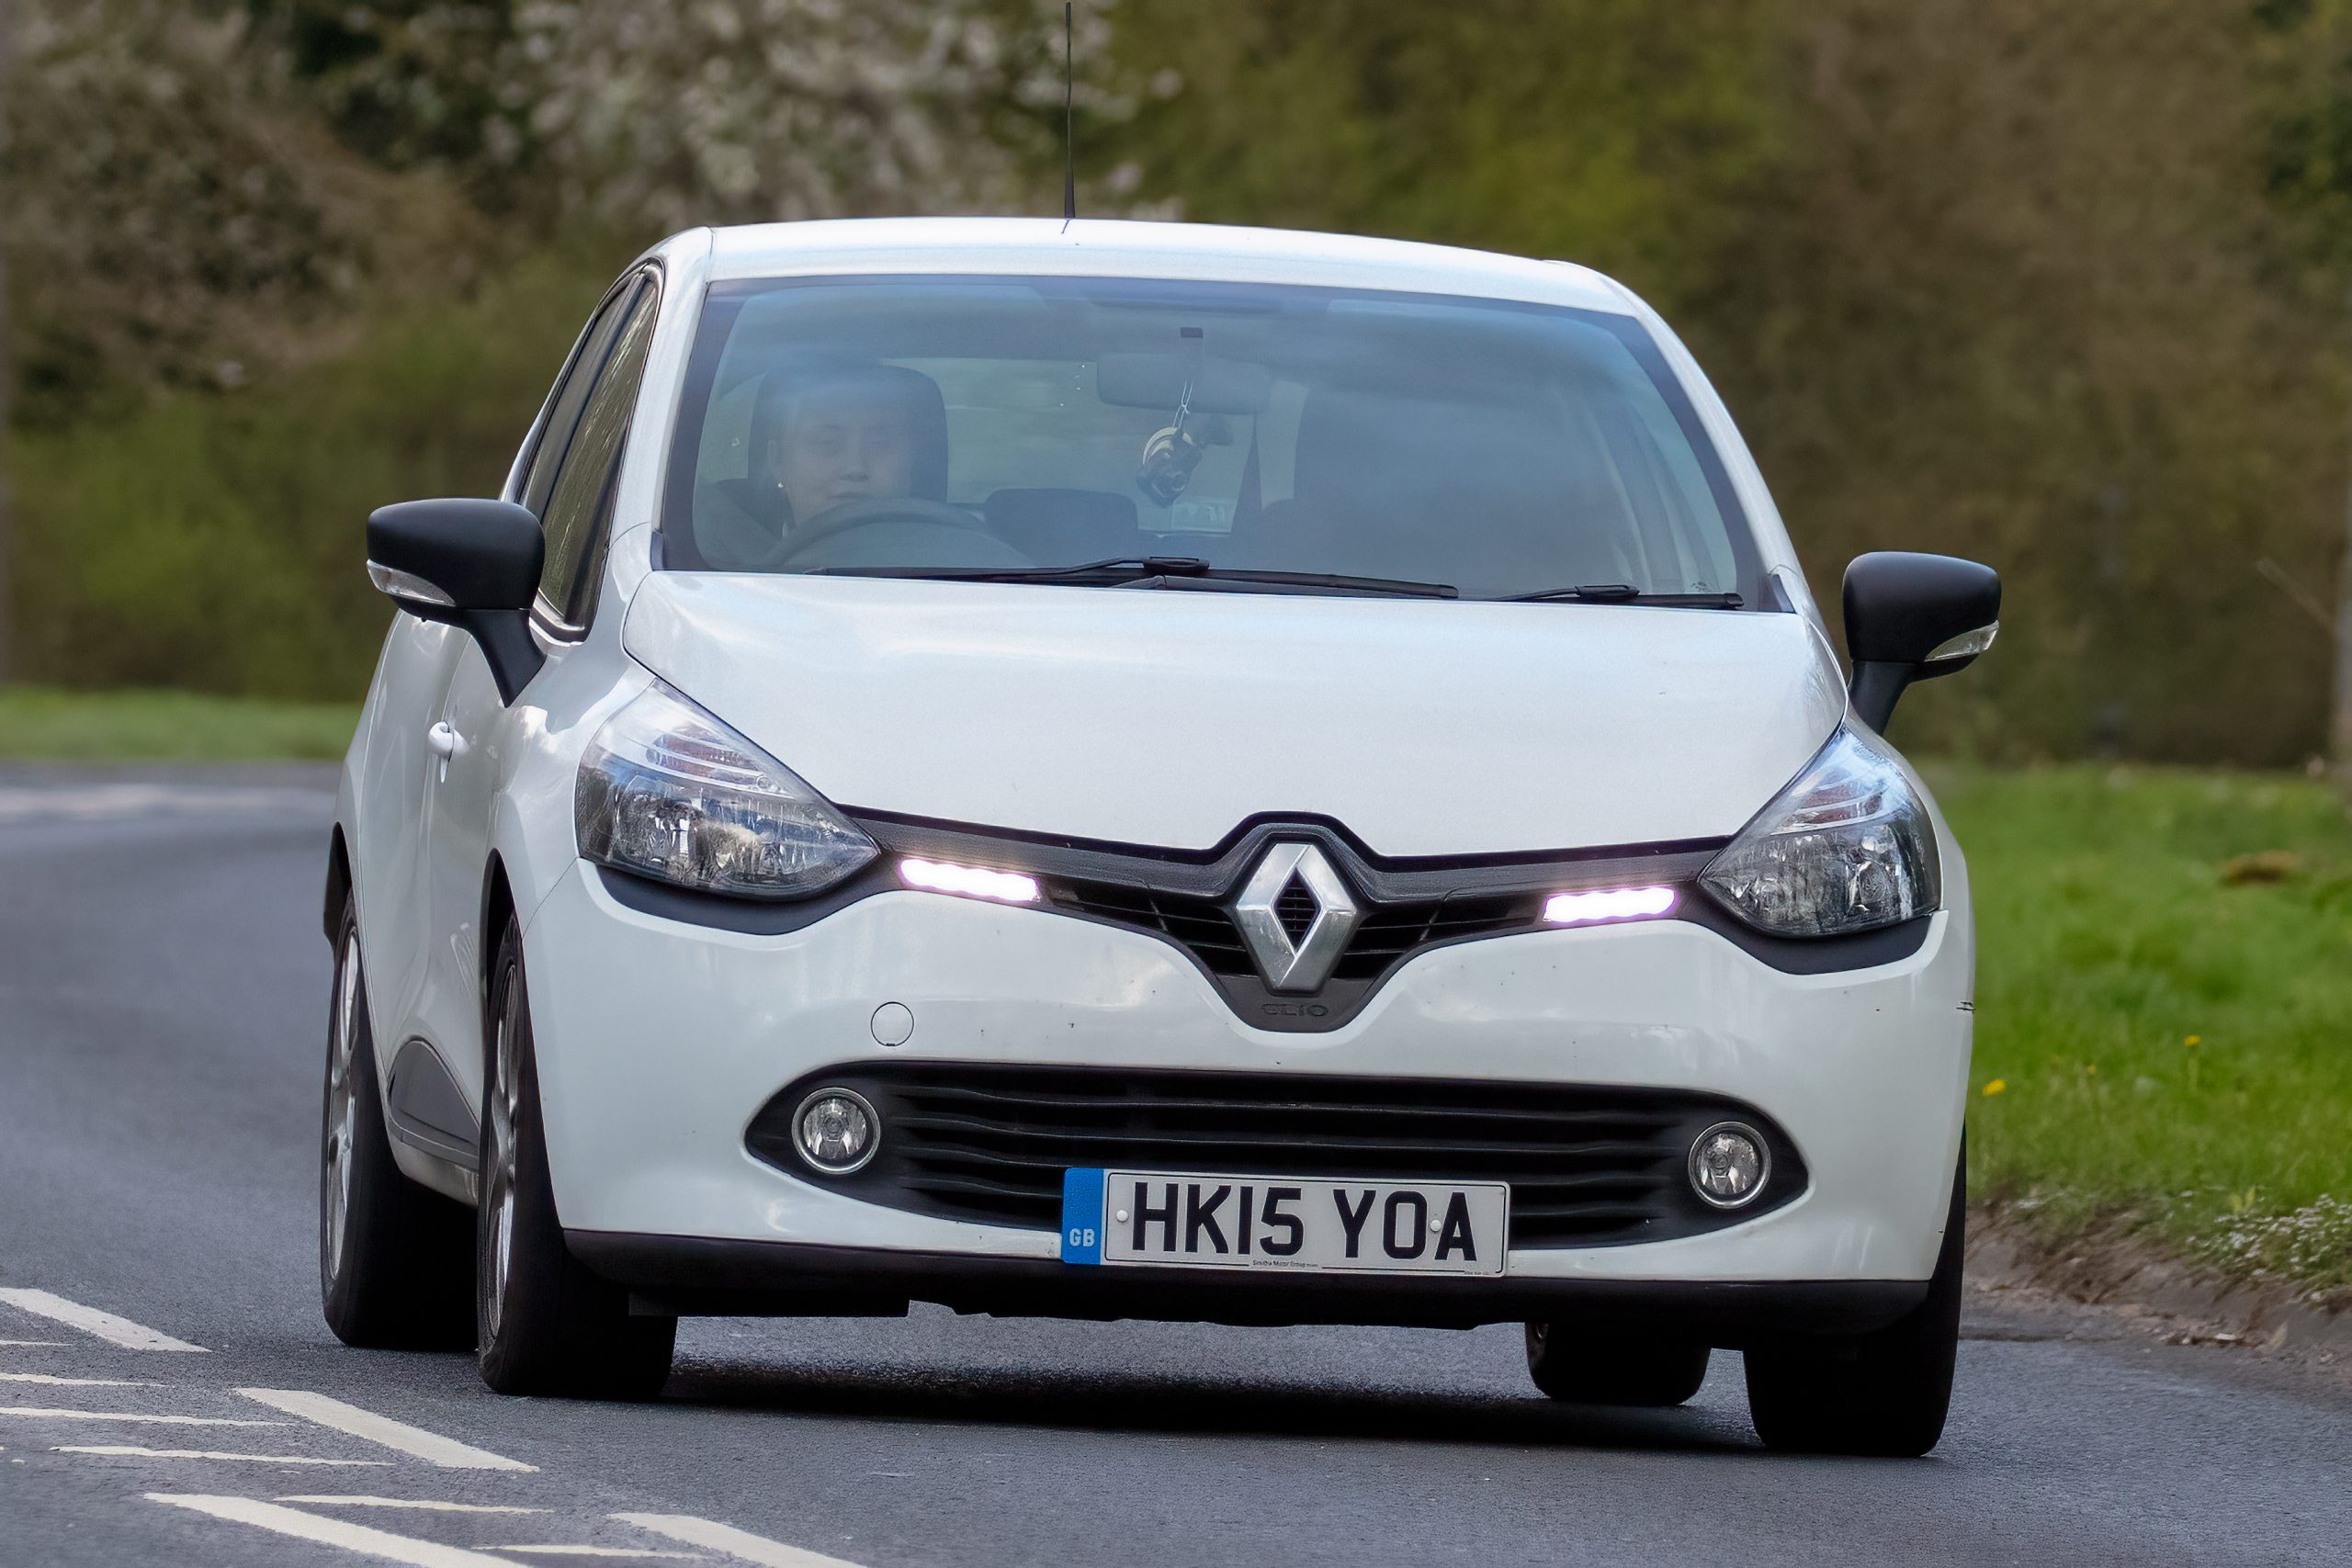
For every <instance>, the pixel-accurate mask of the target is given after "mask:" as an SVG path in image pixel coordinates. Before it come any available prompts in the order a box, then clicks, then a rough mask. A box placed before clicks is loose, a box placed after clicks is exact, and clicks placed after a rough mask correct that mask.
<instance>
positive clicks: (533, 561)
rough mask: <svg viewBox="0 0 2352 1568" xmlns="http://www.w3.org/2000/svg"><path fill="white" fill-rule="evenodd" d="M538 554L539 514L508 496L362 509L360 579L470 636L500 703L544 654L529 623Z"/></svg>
mask: <svg viewBox="0 0 2352 1568" xmlns="http://www.w3.org/2000/svg"><path fill="white" fill-rule="evenodd" d="M546 554H547V540H546V536H544V535H543V534H542V533H541V531H540V528H539V520H538V519H537V517H535V516H533V515H532V514H531V513H530V512H529V511H528V510H526V508H523V507H520V506H516V505H515V504H514V503H513V502H504V501H479V500H469V499H463V498H451V499H447V500H439V501H405V502H400V503H399V504H398V505H394V506H380V507H378V508H377V509H376V510H375V511H374V512H372V513H368V580H369V581H372V582H373V583H375V585H376V586H377V588H378V589H379V590H380V591H381V592H384V593H385V594H386V595H388V596H389V597H390V599H391V601H392V603H394V604H398V605H399V606H400V607H401V609H402V610H404V611H406V612H407V613H408V614H410V615H415V616H417V617H418V618H419V619H421V620H427V621H439V622H442V623H444V624H445V625H448V626H456V627H458V629H459V630H461V631H463V632H465V633H467V634H468V635H469V636H470V637H472V638H473V639H474V641H475V642H476V643H478V644H480V645H481V651H482V657H483V658H484V659H485V660H488V661H489V663H490V672H491V676H492V679H494V680H495V681H496V682H498V694H499V696H500V697H501V698H502V699H503V700H504V701H506V702H508V703H512V702H514V700H515V697H516V696H517V695H518V694H520V693H521V692H522V690H523V688H524V686H526V684H528V683H529V682H530V679H531V677H532V676H534V675H536V674H537V673H538V671H539V666H540V665H541V664H543V663H545V662H546V661H547V660H546V656H545V655H544V654H542V653H541V652H540V651H539V645H538V644H537V642H536V641H535V640H533V638H532V637H531V625H530V616H531V604H532V602H533V600H535V599H536V598H537V595H538V591H539V569H540V565H541V563H542V561H543V560H544V558H545V557H546Z"/></svg>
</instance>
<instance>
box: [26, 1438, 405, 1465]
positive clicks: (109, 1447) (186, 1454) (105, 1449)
mask: <svg viewBox="0 0 2352 1568" xmlns="http://www.w3.org/2000/svg"><path fill="white" fill-rule="evenodd" d="M49 1451H50V1452H51V1453H53V1454H98V1455H101V1456H103V1457H105V1458H107V1459H205V1460H250V1461H252V1462H254V1464H334V1465H349V1466H355V1467H356V1466H359V1465H367V1466H369V1467H371V1468H382V1469H387V1470H389V1469H390V1468H391V1463H392V1461H390V1460H388V1459H306V1458H304V1457H303V1456H301V1455H300V1454H240V1453H226V1452H223V1451H222V1450H219V1449H142V1448H137V1447H134V1446H133V1445H131V1444H129V1443H76V1444H70V1445H67V1446H65V1447H63V1448H54V1449H51V1450H49Z"/></svg>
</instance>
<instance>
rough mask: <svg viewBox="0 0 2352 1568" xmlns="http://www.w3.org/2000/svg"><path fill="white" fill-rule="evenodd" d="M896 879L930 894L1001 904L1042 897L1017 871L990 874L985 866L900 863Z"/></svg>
mask: <svg viewBox="0 0 2352 1568" xmlns="http://www.w3.org/2000/svg"><path fill="white" fill-rule="evenodd" d="M899 878H900V879H901V880H902V881H904V882H905V883H906V885H907V886H910V887H921V888H925V889H927V890H929V891H931V892H933V893H955V894H960V895H961V896H963V897H967V898H992V899H994V900H996V901H997V902H998V903H1000V904H1035V902H1037V900H1038V899H1039V898H1041V897H1044V895H1043V894H1041V893H1040V892H1039V891H1038V889H1037V879H1036V878H1035V877H1034V876H1023V875H1022V874H1020V873H1019V872H1017V871H990V870H989V869H987V868H986V867H985V866H977V865H950V864H948V863H945V862H944V861H935V860H916V859H914V858H913V857H911V856H909V857H907V858H905V859H902V860H900V861H899Z"/></svg>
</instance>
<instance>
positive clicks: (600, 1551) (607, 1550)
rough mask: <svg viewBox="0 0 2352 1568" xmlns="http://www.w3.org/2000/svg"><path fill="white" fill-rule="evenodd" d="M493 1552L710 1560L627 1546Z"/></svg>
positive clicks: (497, 1548)
mask: <svg viewBox="0 0 2352 1568" xmlns="http://www.w3.org/2000/svg"><path fill="white" fill-rule="evenodd" d="M486 1550H488V1551H537V1552H543V1553H545V1554H546V1555H548V1556H549V1557H646V1558H668V1559H670V1560H671V1561H673V1562H709V1561H710V1559H709V1558H707V1557H705V1556H704V1555H703V1554H702V1553H701V1552H699V1551H638V1550H636V1549H635V1548H633V1547H627V1546H493V1547H490V1548H487V1549H486Z"/></svg>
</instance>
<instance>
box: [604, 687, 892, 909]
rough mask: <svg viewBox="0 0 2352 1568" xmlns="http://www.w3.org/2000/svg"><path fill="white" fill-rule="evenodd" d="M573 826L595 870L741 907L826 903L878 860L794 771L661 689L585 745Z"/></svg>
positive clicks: (653, 690) (652, 689) (632, 705)
mask: <svg viewBox="0 0 2352 1568" xmlns="http://www.w3.org/2000/svg"><path fill="white" fill-rule="evenodd" d="M572 826H573V828H574V829H575V830H576V832H577V833H578V835H579V840H580V852H581V854H582V855H583V856H585V857H586V858H588V859H589V860H592V861H594V862H595V863H598V864H599V865H609V866H612V867H614V868H615V869H616V870H619V871H628V872H634V873H636V874H638V875H639V876H650V877H654V878H656V879H658V880H660V881H662V882H670V883H675V884H676V885H677V886H681V887H691V888H694V889H695V890H697V891H699V892H704V893H726V894H732V895H734V896H736V897H745V898H801V897H808V896H809V894H811V893H820V892H822V891H823V890H824V889H826V888H828V887H831V886H832V885H833V884H835V883H836V882H839V881H841V880H842V878H843V877H845V876H848V875H850V874H852V873H854V872H855V871H856V870H857V869H858V868H859V867H861V866H863V865H865V863H866V862H868V861H870V860H872V859H873V858H874V857H875V855H876V854H877V853H879V851H878V850H877V849H876V847H875V843H874V840H871V839H869V838H867V837H866V836H865V834H864V833H863V832H861V831H859V830H858V829H857V827H856V825H855V824H854V823H852V822H851V821H850V820H849V819H848V818H844V817H843V816H842V814H841V813H840V812H838V811H836V810H834V809H833V807H832V806H831V804H830V803H829V802H827V801H826V799H825V797H824V796H822V795H819V794H818V793H817V792H816V791H815V790H813V789H810V788H809V786H808V785H807V784H803V783H801V782H800V780H799V779H798V778H797V777H796V776H795V775H794V773H793V772H792V770H791V769H789V768H787V767H786V766H785V765H784V764H783V763H781V762H779V761H776V760H775V758H773V757H771V756H769V755H768V754H767V753H766V752H764V751H763V750H760V749H759V748H758V747H756V746H754V745H752V743H751V742H750V741H749V740H746V739H743V738H742V737H741V736H740V735H738V734H736V733H735V732H734V731H733V730H731V729H729V728H727V726H725V725H723V724H721V723H719V722H718V720H717V719H715V718H713V717H712V716H710V715H708V714H707V713H705V712H703V711H702V709H700V708H698V707H696V706H695V705H694V704H692V703H690V702H688V701H687V700H686V699H685V698H684V696H682V695H680V694H678V693H676V692H673V691H672V690H671V689H670V688H669V687H668V686H665V685H663V684H662V682H659V681H656V682H653V684H652V685H650V686H649V687H647V688H646V689H645V691H644V692H643V693H641V694H639V696H638V697H637V698H636V699H635V700H634V701H632V702H631V703H630V704H629V705H628V706H627V707H624V708H622V709H621V711H620V712H618V713H616V714H615V715H614V716H612V718H611V720H610V721H609V722H607V723H606V724H605V728H603V729H601V730H599V731H598V732H597V734H596V739H594V741H592V742H590V743H589V747H588V750H587V752H586V754H584V755H583V756H582V758H581V759H580V783H579V787H578V788H577V789H576V790H575V791H574V793H573V795H572Z"/></svg>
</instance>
